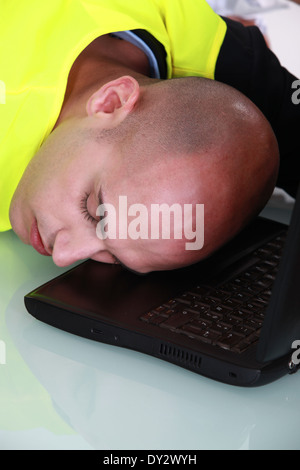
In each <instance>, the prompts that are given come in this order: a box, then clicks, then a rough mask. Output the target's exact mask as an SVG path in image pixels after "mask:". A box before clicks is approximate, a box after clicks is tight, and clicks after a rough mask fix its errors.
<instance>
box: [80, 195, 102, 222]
mask: <svg viewBox="0 0 300 470" xmlns="http://www.w3.org/2000/svg"><path fill="white" fill-rule="evenodd" d="M88 197H89V194H88V193H85V195H84V197H83V198H82V199H81V201H80V210H81V213H82V214H83V216H84V219H85V220H87V221H88V222H91V223H96V222H98V220H96V219H95V218H94V217H93V216H92V215H91V214H90V213H89V211H88V208H87V201H88Z"/></svg>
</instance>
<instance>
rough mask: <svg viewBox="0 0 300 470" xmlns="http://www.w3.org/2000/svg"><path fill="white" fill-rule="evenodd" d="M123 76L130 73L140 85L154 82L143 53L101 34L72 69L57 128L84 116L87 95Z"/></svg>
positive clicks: (80, 56)
mask: <svg viewBox="0 0 300 470" xmlns="http://www.w3.org/2000/svg"><path fill="white" fill-rule="evenodd" d="M122 75H131V76H132V77H134V78H135V79H136V80H137V81H138V82H139V83H140V84H141V85H144V84H147V83H149V82H153V79H151V78H149V62H148V58H147V56H146V55H145V54H144V52H142V51H141V50H140V49H139V48H137V47H136V46H134V45H132V44H130V43H129V42H127V41H122V40H119V39H116V38H113V37H111V36H109V35H105V36H100V37H99V38H97V39H96V40H95V41H93V42H92V43H91V44H90V45H89V46H88V47H87V48H86V49H85V50H84V51H83V52H82V53H81V54H80V55H79V56H78V58H77V59H76V61H75V62H74V64H73V66H72V68H71V71H70V74H69V78H68V84H67V89H66V93H65V99H64V103H63V106H62V109H61V112H60V115H59V118H58V120H57V122H56V124H55V127H57V126H58V125H59V124H61V123H62V122H63V121H65V120H67V119H69V118H70V117H74V116H78V117H79V116H84V115H85V112H86V111H85V106H86V102H87V100H88V98H89V97H90V96H91V95H92V94H93V93H94V92H95V91H97V90H98V89H99V88H101V86H103V85H104V84H105V83H107V82H109V81H110V80H114V79H116V78H118V77H121V76H122Z"/></svg>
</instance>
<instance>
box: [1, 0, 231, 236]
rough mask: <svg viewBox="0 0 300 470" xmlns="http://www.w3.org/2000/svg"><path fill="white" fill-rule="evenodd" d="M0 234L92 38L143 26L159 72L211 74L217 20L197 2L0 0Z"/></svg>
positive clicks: (220, 24) (218, 36) (220, 32)
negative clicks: (160, 57) (161, 67)
mask: <svg viewBox="0 0 300 470" xmlns="http://www.w3.org/2000/svg"><path fill="white" fill-rule="evenodd" d="M0 11H1V15H0V38H1V48H0V93H1V96H0V231H3V230H8V229H10V228H11V227H10V222H9V217H8V213H9V206H10V202H11V199H12V196H13V193H14V191H15V189H16V187H17V185H18V182H19V181H20V179H21V177H22V174H23V172H24V170H25V168H26V166H27V165H28V163H29V161H30V159H31V158H32V157H33V156H34V155H35V153H36V152H37V150H38V149H39V147H40V145H41V144H42V143H43V142H44V140H45V139H46V138H47V136H48V135H49V134H50V133H51V131H52V129H53V127H54V125H55V123H56V121H57V118H58V116H59V114H60V110H61V107H62V104H63V100H64V94H65V90H66V86H67V80H68V74H69V72H70V69H71V67H72V65H73V63H74V62H75V60H76V58H77V57H78V55H79V54H80V53H81V52H82V51H83V50H84V49H85V48H86V47H87V46H88V45H89V44H90V43H91V42H92V41H93V40H94V39H96V38H97V37H99V36H101V35H103V34H107V33H113V32H117V31H132V30H144V31H147V33H149V36H150V37H153V38H155V40H156V41H158V42H159V43H160V46H161V49H162V50H164V61H165V69H166V76H165V77H162V78H171V77H183V76H203V77H208V78H214V71H215V64H216V60H217V57H218V54H219V51H220V47H221V45H222V42H223V39H224V36H225V33H226V24H225V22H224V21H223V20H222V19H221V18H220V17H219V16H218V15H216V14H215V13H214V12H213V11H212V9H211V8H210V7H209V6H208V4H207V3H206V2H205V1H204V0H51V1H49V2H41V1H40V0H0Z"/></svg>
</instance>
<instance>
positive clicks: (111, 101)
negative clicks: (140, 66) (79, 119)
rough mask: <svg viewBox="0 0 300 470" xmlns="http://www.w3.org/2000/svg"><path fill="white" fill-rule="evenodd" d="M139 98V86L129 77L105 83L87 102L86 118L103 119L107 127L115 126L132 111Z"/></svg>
mask: <svg viewBox="0 0 300 470" xmlns="http://www.w3.org/2000/svg"><path fill="white" fill-rule="evenodd" d="M139 96H140V86H139V84H138V82H137V81H136V80H135V79H134V78H133V77H131V76H129V75H128V76H127V75H126V76H124V77H120V78H118V79H116V80H113V81H111V82H108V83H106V84H105V85H104V86H103V87H101V88H100V89H99V90H98V91H96V92H95V93H94V94H93V95H92V96H91V97H90V98H89V100H88V102H87V105H86V111H87V114H88V116H95V117H101V118H105V119H106V121H107V123H108V125H110V126H112V127H113V126H116V125H118V124H119V123H120V122H122V121H123V119H125V118H126V116H127V115H128V114H129V113H130V112H131V111H132V109H133V108H134V106H135V104H136V102H137V101H138V99H139Z"/></svg>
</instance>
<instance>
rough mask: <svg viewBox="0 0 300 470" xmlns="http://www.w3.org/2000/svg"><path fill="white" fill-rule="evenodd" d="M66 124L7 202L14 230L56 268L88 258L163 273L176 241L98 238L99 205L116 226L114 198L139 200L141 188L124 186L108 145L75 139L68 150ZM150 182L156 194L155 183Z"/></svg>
mask: <svg viewBox="0 0 300 470" xmlns="http://www.w3.org/2000/svg"><path fill="white" fill-rule="evenodd" d="M69 125H70V124H64V125H63V126H61V127H60V128H58V129H56V130H55V131H54V132H53V133H52V135H51V136H50V137H49V138H48V140H47V142H46V143H45V144H44V145H43V146H42V147H41V149H40V151H39V152H38V153H37V154H36V156H35V157H34V158H33V159H32V161H31V162H30V164H29V165H28V167H27V169H26V171H25V173H24V175H23V177H22V179H21V181H20V184H19V186H18V188H17V190H16V192H15V195H14V198H13V200H12V204H11V209H10V219H11V223H12V227H13V230H14V231H15V232H16V233H17V235H18V236H19V237H20V238H21V240H22V241H23V242H24V243H26V244H31V245H33V247H34V248H35V249H36V250H37V251H39V252H40V253H41V254H45V255H46V254H48V255H52V257H53V261H54V263H55V264H57V265H58V266H68V265H70V264H72V263H74V262H76V261H78V260H81V259H86V258H91V259H93V260H96V261H102V262H108V263H114V262H116V261H117V262H121V263H122V264H124V265H125V266H126V267H128V268H129V269H132V270H134V271H138V272H148V271H152V270H157V269H158V270H159V269H163V268H164V266H167V265H168V263H169V261H170V257H169V255H170V254H171V252H172V253H173V252H174V251H176V250H177V251H178V243H177V241H176V240H173V242H171V243H170V244H168V245H166V241H165V240H164V241H163V242H161V241H160V240H141V239H132V238H131V237H129V236H127V237H125V238H123V239H119V238H118V237H117V238H116V239H112V238H107V239H100V238H99V236H97V233H96V231H97V224H98V222H99V214H97V208H98V207H99V205H100V204H104V205H105V204H108V205H113V206H114V207H116V210H117V214H116V215H117V220H118V222H117V223H118V224H119V220H120V219H119V214H118V207H119V196H120V195H122V196H126V198H128V203H130V204H132V203H139V202H144V201H145V197H146V196H145V194H143V192H144V189H145V187H144V185H143V184H141V183H140V182H138V179H135V178H133V179H130V183H129V182H128V181H129V180H128V172H127V174H126V169H125V168H124V163H123V158H122V155H121V153H120V152H119V151H118V149H117V148H116V146H114V145H113V144H111V143H107V142H106V143H101V146H100V145H99V144H98V143H97V142H95V141H92V140H91V139H90V140H88V141H85V143H84V144H82V143H81V142H80V140H78V145H75V146H71V145H70V146H69V148H68V143H67V142H66V141H65V140H64V135H65V132H66V131H68V126H69ZM62 143H63V146H64V155H63V157H62V154H61V152H60V148H61V144H62ZM149 177H150V178H151V176H150V175H149ZM154 178H155V176H153V179H152V181H151V184H152V186H153V188H154V190H155V184H156V183H157V184H159V181H156V182H155V181H154ZM164 195H165V196H166V198H167V199H168V194H167V193H165V194H164ZM102 199H103V200H102ZM165 202H168V201H167V200H166V201H165ZM102 215H103V214H102ZM98 227H99V226H98Z"/></svg>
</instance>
